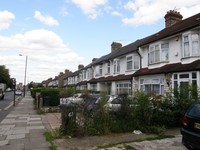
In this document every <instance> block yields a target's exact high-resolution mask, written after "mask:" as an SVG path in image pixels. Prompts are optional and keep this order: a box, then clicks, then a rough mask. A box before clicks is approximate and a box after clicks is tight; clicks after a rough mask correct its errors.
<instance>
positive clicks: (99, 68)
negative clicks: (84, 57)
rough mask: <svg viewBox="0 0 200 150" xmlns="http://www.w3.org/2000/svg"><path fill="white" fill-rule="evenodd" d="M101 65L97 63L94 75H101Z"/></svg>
mask: <svg viewBox="0 0 200 150" xmlns="http://www.w3.org/2000/svg"><path fill="white" fill-rule="evenodd" d="M102 67H103V66H102V65H98V66H96V67H95V70H96V75H95V76H102V75H103V68H102Z"/></svg>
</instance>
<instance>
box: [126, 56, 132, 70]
mask: <svg viewBox="0 0 200 150" xmlns="http://www.w3.org/2000/svg"><path fill="white" fill-rule="evenodd" d="M126 69H127V70H132V69H133V58H132V56H129V57H127V58H126Z"/></svg>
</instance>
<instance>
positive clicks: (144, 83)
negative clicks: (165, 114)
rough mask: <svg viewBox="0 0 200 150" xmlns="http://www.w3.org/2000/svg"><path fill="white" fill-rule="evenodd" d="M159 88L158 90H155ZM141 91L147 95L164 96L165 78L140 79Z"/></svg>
mask: <svg viewBox="0 0 200 150" xmlns="http://www.w3.org/2000/svg"><path fill="white" fill-rule="evenodd" d="M156 88H158V90H155V89H156ZM140 90H141V91H143V92H145V93H155V94H157V95H163V94H164V78H152V79H145V78H141V79H140Z"/></svg>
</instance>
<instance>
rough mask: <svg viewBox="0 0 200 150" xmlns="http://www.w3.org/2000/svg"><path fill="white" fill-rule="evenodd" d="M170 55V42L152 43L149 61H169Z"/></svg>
mask: <svg viewBox="0 0 200 150" xmlns="http://www.w3.org/2000/svg"><path fill="white" fill-rule="evenodd" d="M168 55H169V43H160V44H156V45H151V46H150V49H149V63H150V64H153V63H157V62H160V61H167V60H168V59H169V58H168Z"/></svg>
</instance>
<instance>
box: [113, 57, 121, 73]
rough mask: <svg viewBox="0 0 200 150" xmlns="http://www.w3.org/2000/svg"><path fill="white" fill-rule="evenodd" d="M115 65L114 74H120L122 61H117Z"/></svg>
mask: <svg viewBox="0 0 200 150" xmlns="http://www.w3.org/2000/svg"><path fill="white" fill-rule="evenodd" d="M113 64H114V65H113V67H114V73H120V59H115V60H114V63H113Z"/></svg>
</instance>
